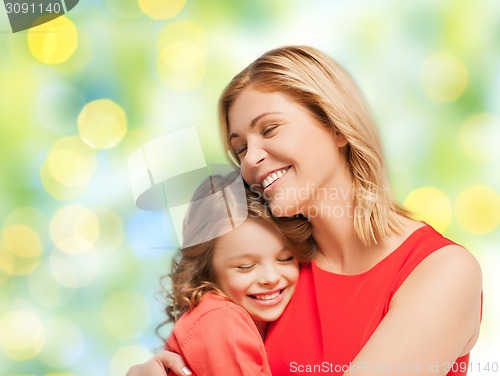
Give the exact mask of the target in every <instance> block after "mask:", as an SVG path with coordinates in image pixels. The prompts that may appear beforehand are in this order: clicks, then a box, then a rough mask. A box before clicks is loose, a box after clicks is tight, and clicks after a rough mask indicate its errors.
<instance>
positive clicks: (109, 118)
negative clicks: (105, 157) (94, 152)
mask: <svg viewBox="0 0 500 376" xmlns="http://www.w3.org/2000/svg"><path fill="white" fill-rule="evenodd" d="M78 131H79V132H80V137H81V138H82V140H83V141H84V142H85V143H86V144H88V145H89V146H90V147H92V148H94V149H109V148H112V147H114V146H116V145H117V144H118V143H119V142H120V141H121V140H122V139H123V137H124V136H125V134H126V133H127V116H126V115H125V111H123V109H122V108H121V107H120V106H119V105H118V104H116V103H115V102H113V101H112V100H109V99H99V100H95V101H92V102H90V103H87V105H86V106H85V107H84V108H83V109H82V111H81V112H80V115H79V116H78Z"/></svg>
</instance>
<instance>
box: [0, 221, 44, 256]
mask: <svg viewBox="0 0 500 376" xmlns="http://www.w3.org/2000/svg"><path fill="white" fill-rule="evenodd" d="M2 235H3V240H4V243H5V245H6V246H7V247H8V248H9V249H10V251H11V252H12V253H13V254H14V255H15V256H17V257H22V258H33V257H38V256H40V255H41V253H42V251H43V247H42V241H41V239H40V236H38V234H37V233H36V232H35V231H34V230H33V229H31V228H30V227H28V226H26V225H22V224H18V225H10V226H6V227H4V229H3V230H2Z"/></svg>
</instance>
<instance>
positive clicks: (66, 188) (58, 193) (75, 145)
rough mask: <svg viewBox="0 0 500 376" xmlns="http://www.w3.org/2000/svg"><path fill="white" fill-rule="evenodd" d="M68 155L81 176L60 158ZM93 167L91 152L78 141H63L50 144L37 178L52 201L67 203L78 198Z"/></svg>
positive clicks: (65, 139)
mask: <svg viewBox="0 0 500 376" xmlns="http://www.w3.org/2000/svg"><path fill="white" fill-rule="evenodd" d="M68 151H69V152H70V153H69V157H70V158H72V159H73V160H74V161H75V162H76V163H78V164H79V165H80V167H81V168H83V171H82V172H81V173H80V172H79V171H78V170H76V169H74V167H73V166H72V165H69V164H67V163H66V162H65V161H64V158H62V157H64V155H65V154H66V155H67V154H68ZM61 158H62V160H61ZM96 166H97V158H96V152H95V150H93V149H92V148H90V147H89V146H88V145H87V144H85V143H84V142H83V141H82V139H81V138H80V137H77V136H68V137H63V138H60V139H58V140H57V141H56V142H54V144H53V145H52V147H51V148H50V150H49V154H48V156H47V158H46V160H45V162H44V163H43V164H42V166H41V169H40V178H41V181H42V185H43V187H44V189H45V190H46V191H47V193H49V194H50V195H51V196H52V197H54V198H56V199H59V200H69V199H73V198H76V197H78V196H80V195H81V194H82V193H83V192H84V191H85V190H86V188H87V186H88V183H89V182H90V178H91V175H92V174H93V173H94V171H95V169H96ZM54 174H55V176H54ZM68 184H69V185H68Z"/></svg>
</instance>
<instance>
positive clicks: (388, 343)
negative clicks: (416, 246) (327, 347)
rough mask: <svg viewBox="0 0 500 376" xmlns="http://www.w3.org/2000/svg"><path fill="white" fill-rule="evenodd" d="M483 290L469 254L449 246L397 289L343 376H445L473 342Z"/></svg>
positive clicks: (477, 268) (474, 340)
mask: <svg viewBox="0 0 500 376" xmlns="http://www.w3.org/2000/svg"><path fill="white" fill-rule="evenodd" d="M481 284H482V276H481V269H480V267H479V264H478V263H477V261H476V259H475V258H474V257H473V256H472V255H471V254H470V253H469V252H468V251H467V250H465V249H463V248H462V247H459V246H456V245H452V246H447V247H444V248H443V249H441V250H438V251H436V252H434V253H433V254H431V255H430V256H428V257H427V258H426V259H425V260H424V261H422V262H421V264H420V265H419V266H418V267H417V268H415V270H414V271H413V272H412V273H411V274H410V275H409V276H408V278H407V279H406V280H405V282H404V283H403V284H402V285H401V287H400V288H399V290H398V291H397V292H396V294H395V295H394V298H393V300H392V302H391V306H390V307H389V311H388V313H387V315H386V316H385V318H384V319H383V320H382V322H381V323H380V325H379V326H378V328H377V329H376V330H375V332H374V333H373V335H372V337H371V338H370V339H369V341H368V342H367V343H366V345H365V346H364V347H363V349H362V350H361V351H360V353H359V354H358V355H357V356H356V358H355V359H354V361H353V362H352V367H351V370H350V371H349V372H346V373H345V374H344V375H346V376H347V375H358V376H365V375H373V374H377V375H381V376H388V375H403V374H414V375H416V374H418V375H422V376H426V375H432V376H442V375H445V374H446V373H447V368H448V369H449V367H450V366H451V365H452V364H453V362H454V361H455V360H456V359H457V357H459V356H461V355H465V354H467V353H468V352H469V351H470V350H471V348H472V347H473V346H474V344H475V342H476V340H477V337H478V334H479V323H480V311H481Z"/></svg>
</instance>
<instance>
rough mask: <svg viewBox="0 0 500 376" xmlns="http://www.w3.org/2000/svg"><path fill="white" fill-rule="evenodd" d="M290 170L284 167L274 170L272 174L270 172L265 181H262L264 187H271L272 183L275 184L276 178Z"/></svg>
mask: <svg viewBox="0 0 500 376" xmlns="http://www.w3.org/2000/svg"><path fill="white" fill-rule="evenodd" d="M287 171H288V169H287V168H284V169H282V170H278V171H276V172H273V173H272V174H269V175H268V176H267V178H265V179H264V180H263V181H262V186H263V187H264V188H267V187H269V186H270V185H271V184H273V183H274V182H275V181H276V180H278V179H280V178H282V177H283V176H284V175H285V174H286V172H287Z"/></svg>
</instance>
